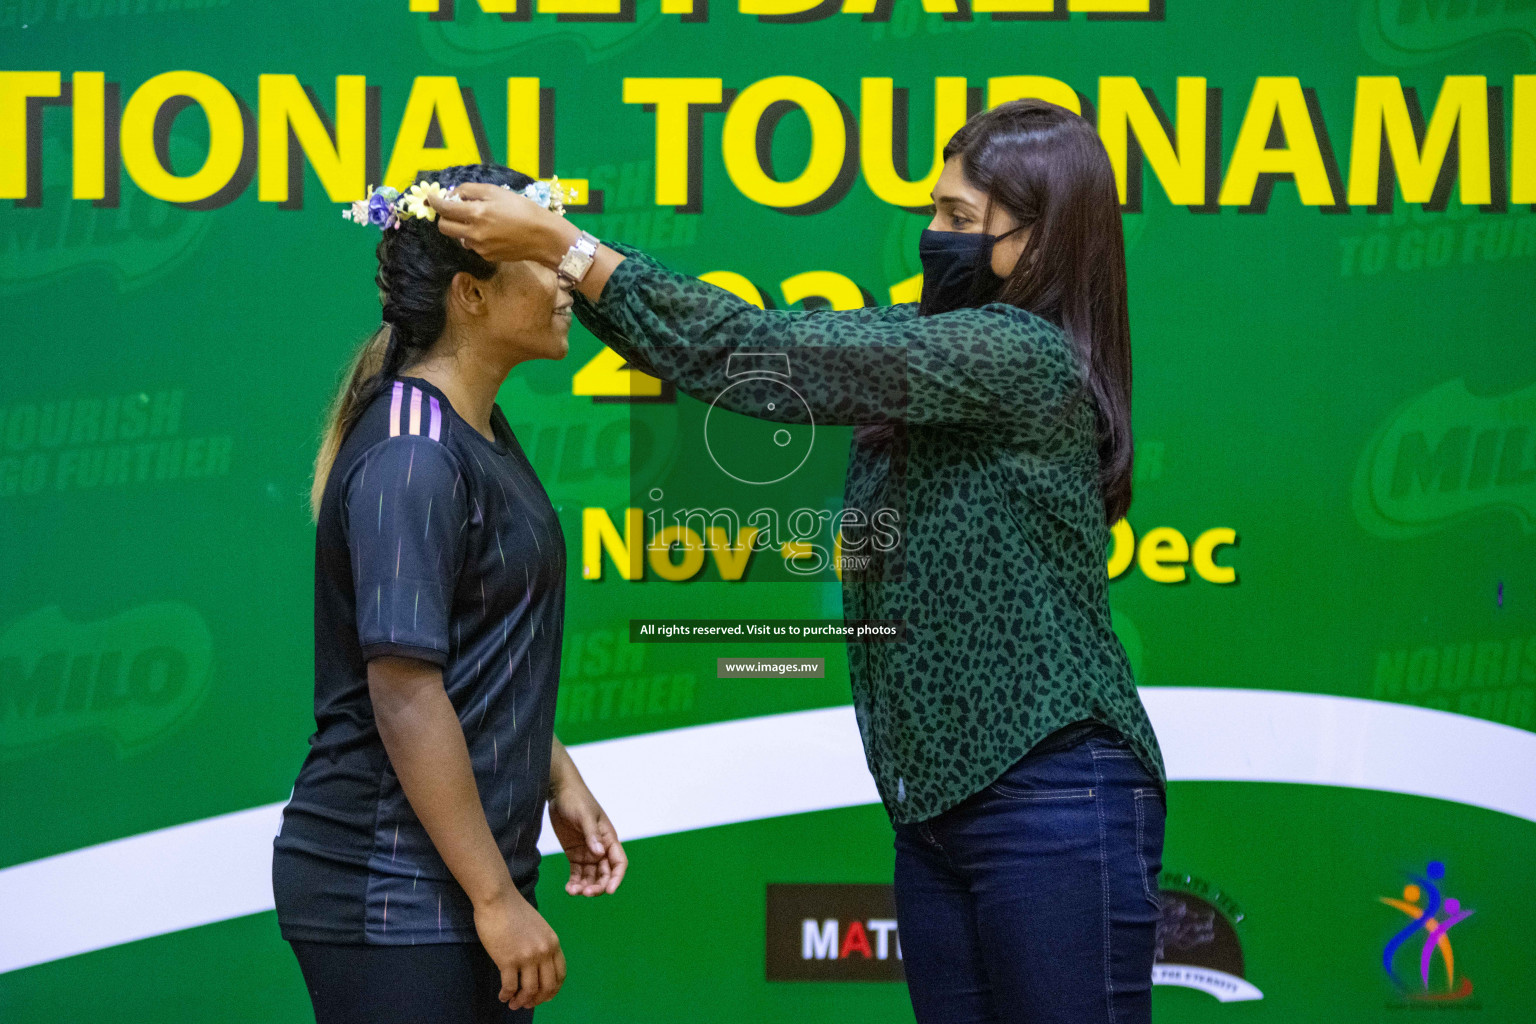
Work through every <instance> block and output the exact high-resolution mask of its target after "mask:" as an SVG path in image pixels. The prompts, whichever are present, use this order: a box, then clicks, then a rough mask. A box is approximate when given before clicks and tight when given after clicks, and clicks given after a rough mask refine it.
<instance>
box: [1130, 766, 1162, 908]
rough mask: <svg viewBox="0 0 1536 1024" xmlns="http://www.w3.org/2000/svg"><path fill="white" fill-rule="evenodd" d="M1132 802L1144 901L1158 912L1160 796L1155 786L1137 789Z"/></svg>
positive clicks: (1160, 834) (1160, 858)
mask: <svg viewBox="0 0 1536 1024" xmlns="http://www.w3.org/2000/svg"><path fill="white" fill-rule="evenodd" d="M1134 796H1135V804H1136V857H1137V860H1138V863H1139V865H1140V867H1141V891H1142V895H1143V896H1145V897H1146V898H1147V902H1148V903H1150V904H1151V905H1152V908H1153V909H1154V910H1156V911H1157V912H1158V913H1162V909H1163V898H1162V893H1161V892H1160V891H1159V889H1158V884H1157V876H1158V874H1159V873H1161V871H1162V869H1163V825H1164V820H1165V818H1166V816H1167V815H1166V812H1165V811H1164V809H1163V796H1162V794H1161V793H1160V792H1158V791H1157V790H1155V789H1138V790H1136V792H1135V794H1134Z"/></svg>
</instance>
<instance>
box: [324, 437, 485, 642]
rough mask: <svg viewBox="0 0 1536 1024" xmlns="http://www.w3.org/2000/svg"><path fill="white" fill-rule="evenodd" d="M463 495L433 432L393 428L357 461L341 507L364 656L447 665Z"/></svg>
mask: <svg viewBox="0 0 1536 1024" xmlns="http://www.w3.org/2000/svg"><path fill="white" fill-rule="evenodd" d="M468 504H469V502H468V497H467V493H466V481H465V479H464V474H463V472H462V471H461V469H460V467H459V463H458V460H457V459H456V458H454V456H453V454H452V453H451V452H449V451H448V449H447V448H446V447H444V446H443V445H442V443H441V442H438V441H434V440H432V439H431V438H430V437H424V436H419V435H402V436H399V437H391V438H388V439H387V440H384V441H380V442H379V443H378V444H376V445H374V446H373V447H372V448H370V449H369V450H368V452H367V453H366V454H365V455H364V456H363V457H362V458H361V459H359V460H358V462H357V463H356V465H355V466H354V468H353V470H352V478H351V479H350V480H349V481H348V482H347V487H346V506H345V507H346V524H347V543H348V547H349V549H350V551H351V554H352V581H353V585H354V586H355V587H356V593H357V635H358V641H359V643H360V644H361V645H362V649H363V657H364V658H368V659H371V658H377V657H381V656H384V655H396V656H399V657H405V658H417V659H420V660H422V661H430V662H432V663H433V664H436V665H445V664H447V662H448V651H449V643H448V641H449V629H450V625H451V621H452V611H453V594H454V590H455V583H456V580H457V579H458V576H459V571H460V568H461V567H462V565H463V562H464V543H465V535H466V533H467V530H466V528H465V527H466V525H467V521H468Z"/></svg>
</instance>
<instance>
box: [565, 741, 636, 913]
mask: <svg viewBox="0 0 1536 1024" xmlns="http://www.w3.org/2000/svg"><path fill="white" fill-rule="evenodd" d="M549 824H550V826H551V827H552V828H553V829H554V831H555V837H556V838H558V839H559V840H560V846H561V847H562V848H563V849H564V850H565V856H566V858H567V859H568V860H569V861H570V862H571V877H570V880H569V881H568V882H566V883H565V891H566V892H567V893H569V894H570V895H572V896H601V895H603V894H604V893H609V894H612V893H613V892H616V891H617V890H618V888H619V883H620V882H622V881H624V872H625V871H627V870H628V869H629V858H628V857H626V856H625V854H624V846H623V844H622V843H620V842H619V834H618V830H617V829H615V828H614V827H613V822H611V821H609V820H608V815H607V814H606V813H604V811H603V808H602V806H601V805H599V804H598V802H597V798H596V797H594V796H593V795H592V791H591V790H590V789H588V788H587V784H586V782H585V781H584V780H583V779H582V777H581V773H580V772H579V771H577V770H576V764H575V762H573V761H572V760H571V755H570V754H569V753H567V752H566V749H565V746H564V745H563V744H562V743H561V742H560V739H559V737H556V738H555V739H554V741H553V742H552V743H551V744H550V758H549Z"/></svg>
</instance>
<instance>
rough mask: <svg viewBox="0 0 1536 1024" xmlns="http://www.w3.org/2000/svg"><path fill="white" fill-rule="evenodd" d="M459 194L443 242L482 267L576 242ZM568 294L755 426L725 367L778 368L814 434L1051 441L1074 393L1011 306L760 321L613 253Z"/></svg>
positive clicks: (1043, 337)
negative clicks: (944, 430)
mask: <svg viewBox="0 0 1536 1024" xmlns="http://www.w3.org/2000/svg"><path fill="white" fill-rule="evenodd" d="M460 192H461V194H462V195H463V198H464V201H457V202H455V201H446V202H435V203H434V206H435V207H436V208H437V209H438V211H439V212H440V214H441V217H442V223H441V230H442V231H443V233H444V234H446V235H449V236H450V237H457V238H459V239H461V240H462V241H463V242H464V243H465V244H467V245H469V246H470V247H472V248H474V249H475V250H476V251H477V252H479V253H480V254H481V255H483V256H485V257H486V258H487V259H494V260H523V259H526V260H534V261H537V262H540V263H543V264H544V265H546V266H551V267H553V266H556V265H557V264H558V263H559V262H560V260H561V258H562V257H563V256H564V255H565V252H566V250H567V249H568V248H569V247H570V245H571V243H572V242H574V241H575V239H576V238H577V237H578V235H579V233H580V229H579V228H578V227H577V226H576V225H575V224H573V223H570V222H569V221H567V220H566V219H565V218H563V217H560V216H558V215H556V214H553V213H551V212H549V211H547V210H545V209H543V208H542V207H540V206H538V205H537V204H536V203H533V202H531V201H529V200H527V199H525V198H524V197H522V196H518V195H514V194H512V193H510V192H508V191H507V190H504V189H500V188H496V187H494V186H471V185H465V186H461V188H460ZM577 292H578V294H579V296H580V298H579V300H578V302H577V312H578V315H579V316H581V318H582V322H583V323H585V324H586V325H587V326H588V327H589V328H590V329H592V330H593V332H594V333H595V334H597V335H598V337H599V338H601V339H602V340H603V341H604V342H605V343H606V344H608V345H609V346H610V347H612V348H614V349H615V350H616V351H618V352H619V353H620V354H621V355H623V356H624V357H625V358H626V359H627V360H629V361H630V362H631V363H632V364H634V365H635V366H637V367H638V368H640V369H642V370H644V371H645V372H647V373H651V374H652V375H654V376H657V377H660V378H662V379H664V380H669V381H672V382H674V383H675V384H676V385H677V386H678V387H679V388H681V389H682V390H684V391H685V392H687V393H689V394H692V395H694V396H695V397H697V398H699V399H701V400H703V401H706V402H714V401H717V400H719V401H722V402H724V403H726V404H728V406H729V407H731V408H733V409H735V410H736V411H739V412H744V413H747V414H750V415H757V416H764V412H763V409H764V405H763V401H762V399H764V398H765V397H766V396H767V394H768V391H767V390H764V391H763V393H762V394H758V393H756V392H755V391H754V389H753V388H751V387H747V388H743V387H739V386H738V387H734V388H732V387H731V384H732V383H733V379H732V378H733V376H734V375H733V374H732V365H731V362H732V359H731V357H732V356H741V355H743V354H753V355H757V354H764V353H767V354H771V355H775V356H778V357H779V359H780V361H781V362H785V363H787V365H788V370H789V376H790V380H789V383H790V386H792V387H793V388H794V389H795V391H796V392H797V393H798V394H799V395H800V396H801V397H802V398H803V399H804V400H805V403H806V406H807V407H808V408H809V411H810V415H811V416H813V417H814V418H815V419H816V420H817V421H818V422H823V423H848V424H863V423H886V422H907V423H946V424H973V425H986V426H989V427H994V428H996V429H998V430H999V431H1000V432H1002V433H1005V434H1007V435H1009V436H1010V437H1012V438H1013V439H1015V440H1020V441H1025V442H1027V441H1029V440H1031V439H1036V440H1038V439H1043V438H1045V437H1047V436H1049V435H1050V434H1051V433H1054V431H1055V428H1056V426H1057V425H1058V424H1059V420H1060V415H1061V412H1062V410H1063V409H1064V408H1066V407H1067V405H1068V403H1069V401H1070V399H1071V398H1072V396H1073V395H1074V393H1075V392H1076V391H1077V390H1078V389H1079V388H1080V387H1081V380H1080V376H1079V373H1078V369H1077V364H1076V359H1075V357H1074V355H1073V353H1072V351H1071V349H1070V347H1069V346H1068V344H1067V342H1066V339H1065V338H1064V337H1063V335H1062V333H1061V331H1060V329H1059V328H1057V327H1056V326H1055V325H1053V324H1050V323H1048V322H1046V321H1044V320H1041V319H1039V318H1038V317H1034V316H1032V315H1031V314H1029V313H1027V312H1024V311H1023V310H1019V309H1015V308H1013V307H1010V306H1003V305H998V304H994V305H990V306H986V307H982V308H979V309H963V310H958V311H956V312H954V313H948V314H945V315H943V316H935V317H918V316H916V315H915V313H914V310H913V309H912V308H911V307H910V306H898V307H882V308H879V309H863V310H851V311H847V312H836V311H822V312H814V313H806V312H797V311H791V310H763V309H759V308H757V307H756V306H753V305H752V304H751V303H748V302H745V301H743V300H741V299H739V298H737V297H736V296H734V295H731V294H730V293H729V292H726V291H725V290H723V289H721V288H717V287H715V286H713V285H710V284H706V283H705V282H702V281H699V280H697V279H695V278H692V277H688V276H686V275H683V274H677V273H674V272H672V271H670V270H668V269H667V268H665V267H663V266H662V265H661V264H659V263H657V262H656V261H654V260H652V259H650V258H649V257H646V256H645V255H644V254H642V253H640V252H639V251H638V250H634V249H629V248H627V247H623V246H613V245H603V246H600V247H599V248H598V252H597V257H596V259H595V260H594V262H593V265H592V268H591V269H590V270H589V271H588V272H587V275H586V277H585V278H584V279H583V280H582V281H581V283H580V285H579V286H578V287H577ZM727 388H730V391H729V394H728V395H725V398H723V399H722V397H721V396H722V395H724V394H725V393H726V390H727ZM766 418H776V417H775V416H772V415H769V416H767V417H766ZM784 418H786V419H788V418H790V417H789V416H785V417H784Z"/></svg>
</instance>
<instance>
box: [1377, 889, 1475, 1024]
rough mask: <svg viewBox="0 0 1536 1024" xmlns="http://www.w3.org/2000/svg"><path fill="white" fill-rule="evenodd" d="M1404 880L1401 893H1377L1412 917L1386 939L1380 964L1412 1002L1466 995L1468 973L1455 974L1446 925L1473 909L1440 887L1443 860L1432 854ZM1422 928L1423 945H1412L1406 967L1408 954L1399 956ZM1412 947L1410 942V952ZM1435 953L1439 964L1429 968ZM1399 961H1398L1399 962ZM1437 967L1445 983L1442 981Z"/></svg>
mask: <svg viewBox="0 0 1536 1024" xmlns="http://www.w3.org/2000/svg"><path fill="white" fill-rule="evenodd" d="M1408 877H1409V883H1408V884H1407V885H1405V886H1403V897H1402V899H1396V898H1394V897H1391V896H1380V897H1378V899H1380V900H1381V902H1383V903H1385V904H1386V905H1387V906H1389V907H1393V908H1395V909H1397V910H1401V911H1402V912H1403V913H1404V914H1407V915H1408V916H1409V917H1410V918H1412V919H1413V923H1412V924H1410V925H1408V926H1407V927H1405V928H1403V929H1402V930H1401V931H1399V932H1398V933H1397V934H1395V935H1393V936H1392V938H1390V939H1388V940H1387V945H1386V947H1385V948H1384V949H1383V950H1382V951H1381V967H1382V970H1384V971H1386V972H1387V977H1388V978H1390V979H1392V984H1393V985H1394V986H1395V987H1396V988H1397V991H1398V993H1399V994H1400V995H1401V996H1402V997H1403V998H1404V999H1407V1000H1411V1001H1414V1002H1431V1003H1447V1002H1456V1001H1458V1000H1462V999H1466V998H1467V997H1468V996H1470V995H1471V994H1472V979H1471V978H1468V977H1466V976H1465V975H1462V976H1461V977H1459V978H1458V977H1457V975H1456V956H1455V953H1454V952H1453V951H1452V949H1451V938H1450V931H1451V929H1452V928H1454V927H1455V926H1456V925H1458V924H1460V923H1461V922H1463V921H1465V920H1466V919H1467V918H1469V917H1471V916H1472V915H1473V913H1475V911H1472V910H1469V909H1467V908H1466V907H1463V906H1462V905H1461V901H1460V900H1458V899H1456V898H1455V897H1454V896H1446V895H1444V894H1443V893H1442V892H1441V886H1440V885H1439V884H1437V883H1440V882H1441V881H1442V880H1443V879H1444V878H1445V864H1444V863H1442V862H1440V861H1438V860H1432V861H1430V862H1429V863H1428V864H1427V865H1425V868H1424V874H1423V876H1422V877H1421V876H1419V875H1409V876H1408ZM1420 932H1423V933H1424V942H1423V945H1422V946H1421V947H1420V948H1419V949H1418V950H1417V953H1418V962H1417V964H1415V965H1412V966H1416V967H1417V970H1412V969H1405V968H1408V967H1409V962H1408V957H1404V956H1400V954H1401V953H1402V950H1403V948H1404V947H1405V946H1408V945H1409V940H1411V939H1412V938H1414V937H1415V936H1416V935H1418V934H1419V933H1420ZM1412 952H1414V951H1413V950H1412V949H1411V948H1410V955H1411V953H1412ZM1436 953H1438V954H1440V966H1441V970H1435V969H1434V966H1435V965H1434V960H1435V954H1436ZM1399 961H1402V962H1401V963H1400V962H1399ZM1442 972H1443V977H1444V985H1443V986H1442V984H1441V978H1442Z"/></svg>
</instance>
